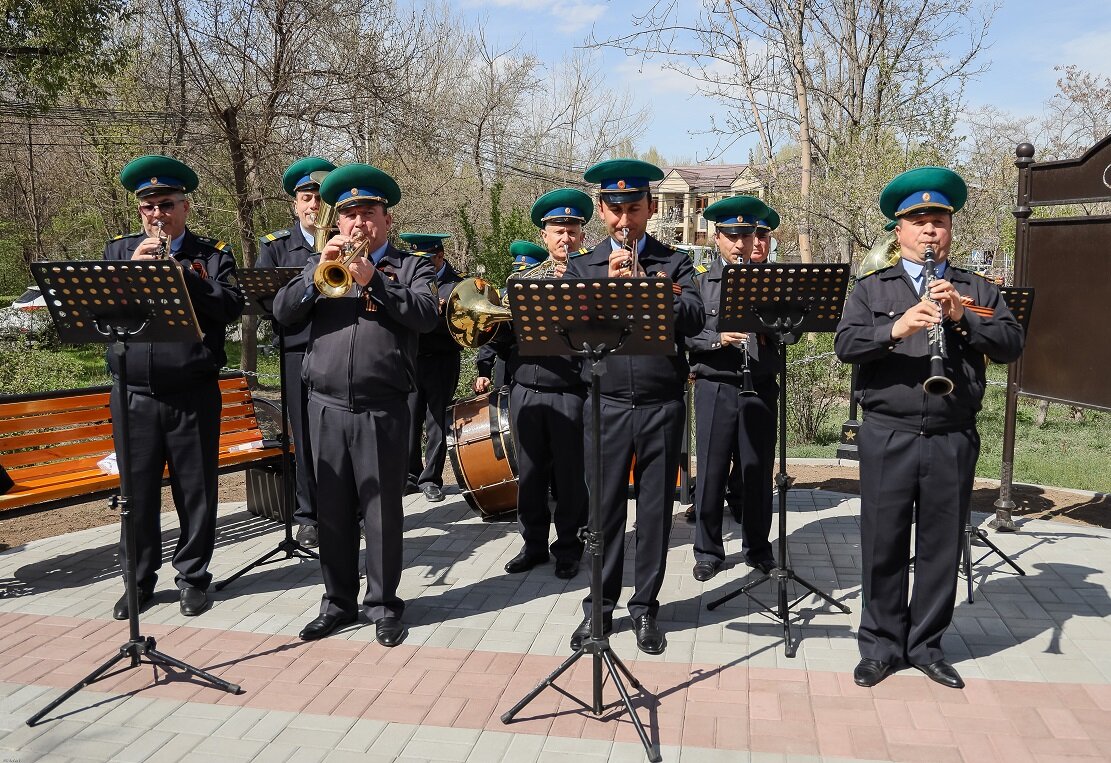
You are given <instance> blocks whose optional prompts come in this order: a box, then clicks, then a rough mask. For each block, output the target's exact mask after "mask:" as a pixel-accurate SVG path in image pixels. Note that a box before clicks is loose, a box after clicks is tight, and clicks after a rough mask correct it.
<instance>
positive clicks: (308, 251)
mask: <svg viewBox="0 0 1111 763" xmlns="http://www.w3.org/2000/svg"><path fill="white" fill-rule="evenodd" d="M258 244H259V247H258V262H257V263H255V264H256V265H257V266H258V267H260V268H303V267H305V263H306V262H308V259H309V257H312V256H313V254H315V252H314V251H313V248H312V244H310V243H309V242H308V240H307V239H306V238H305V234H304V232H303V231H302V230H301V226H300V225H299V224H297V223H296V222H295V223H294V224H293V227H292V228H284V229H282V230H276V231H274V232H273V233H267V234H266V235H265V236H263V237H262V238H261V239H259V242H258ZM275 323H276V322H275ZM277 335H278V327H277V325H275V326H274V346H275V347H277V346H278V336H277ZM308 344H309V323H308V321H305V322H304V323H298V324H297V325H294V326H290V327H288V328H287V329H286V330H285V349H286V352H304V351H305V348H306V347H307V346H308Z"/></svg>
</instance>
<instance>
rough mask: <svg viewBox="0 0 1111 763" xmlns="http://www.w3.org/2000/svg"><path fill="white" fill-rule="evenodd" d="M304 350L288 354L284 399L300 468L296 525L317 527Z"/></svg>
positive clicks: (298, 469) (298, 473) (286, 355)
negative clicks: (303, 369) (303, 376)
mask: <svg viewBox="0 0 1111 763" xmlns="http://www.w3.org/2000/svg"><path fill="white" fill-rule="evenodd" d="M304 361H305V352H304V350H299V351H297V352H287V353H286V354H285V376H284V377H283V378H284V379H285V399H286V407H287V409H288V414H289V426H290V429H292V430H293V458H294V463H295V465H296V467H297V506H296V508H295V509H294V510H293V521H294V523H296V524H299V525H308V526H310V527H316V480H315V479H314V478H313V472H312V440H311V439H310V438H309V427H308V410H307V408H308V405H307V404H308V396H309V391H308V387H306V386H305V383H304V381H302V379H301V366H302V364H303V363H304Z"/></svg>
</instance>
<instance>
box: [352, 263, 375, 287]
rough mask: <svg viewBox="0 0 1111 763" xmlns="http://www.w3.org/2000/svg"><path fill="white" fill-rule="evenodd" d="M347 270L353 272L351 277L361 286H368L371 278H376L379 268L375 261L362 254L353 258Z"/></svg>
mask: <svg viewBox="0 0 1111 763" xmlns="http://www.w3.org/2000/svg"><path fill="white" fill-rule="evenodd" d="M347 270H348V272H349V273H351V277H352V278H353V279H355V283H357V284H359V286H366V285H367V284H368V283H370V279H372V278H374V274H375V273H376V272H377V270H378V269H377V268H376V267H374V263H372V262H371V261H370V260H368V259H367V258H366V257H361V256H360V257H356V258H355V259H353V260H351V262H350V264H348V266H347Z"/></svg>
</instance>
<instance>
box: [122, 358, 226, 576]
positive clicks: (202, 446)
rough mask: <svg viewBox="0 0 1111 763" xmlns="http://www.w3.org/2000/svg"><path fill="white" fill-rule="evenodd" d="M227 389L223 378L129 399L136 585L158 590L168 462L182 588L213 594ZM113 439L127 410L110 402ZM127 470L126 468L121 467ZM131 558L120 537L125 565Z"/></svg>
mask: <svg viewBox="0 0 1111 763" xmlns="http://www.w3.org/2000/svg"><path fill="white" fill-rule="evenodd" d="M220 408H221V402H220V387H219V384H218V382H217V379H216V378H215V377H213V378H212V379H211V380H206V381H204V382H201V383H198V384H196V385H194V386H192V387H190V388H189V389H187V390H182V391H179V392H170V393H160V394H158V395H157V396H155V395H147V394H143V393H141V392H128V393H127V413H128V419H127V424H128V431H129V433H130V438H129V442H128V455H129V460H130V461H131V472H130V474H131V480H130V490H131V501H130V511H131V527H132V530H133V532H134V533H135V556H136V558H135V582H136V585H137V586H138V588H139V590H140V591H144V592H147V593H150V592H153V591H154V586H155V583H156V582H157V580H158V569H159V567H161V566H162V522H161V518H162V513H161V511H162V473H163V470H164V469H165V468H166V465H167V464H169V467H170V491H171V493H172V494H173V498H174V506H175V507H176V508H177V516H178V522H179V523H180V526H181V530H180V533H179V534H178V539H177V546H176V547H175V548H174V554H173V557H172V563H173V565H174V569H175V570H177V576H176V578H175V581H176V583H177V587H178V588H199V589H201V590H202V591H203V590H207V589H208V585H209V583H211V582H212V575H211V574H210V573H209V571H208V565H209V563H210V562H211V561H212V551H213V548H214V547H215V545H216V504H217V456H218V454H219V448H220ZM111 409H112V436H113V437H114V438H117V442H119V441H120V439H122V432H120V431H119V425H120V421H121V417H122V416H123V410H122V409H121V406H120V400H119V394H118V393H117V391H116V390H115V389H113V390H112V396H111ZM119 467H120V469H124V468H126V467H127V464H124V463H122V462H120V464H119ZM125 557H126V549H125V548H124V542H123V538H122V537H121V538H120V559H121V560H124V559H125Z"/></svg>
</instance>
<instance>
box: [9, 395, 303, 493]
mask: <svg viewBox="0 0 1111 763" xmlns="http://www.w3.org/2000/svg"><path fill="white" fill-rule="evenodd" d="M110 392H111V387H88V388H86V389H74V390H61V391H57V392H44V393H39V394H32V395H3V396H0V464H3V466H4V469H5V470H6V471H7V472H8V476H9V477H11V479H12V480H13V481H14V482H15V486H14V487H13V488H12V489H11V490H9V491H8V492H7V493H5V494H4V495H0V511H4V510H7V509H16V508H22V507H30V506H34V507H36V508H55V507H59V506H66V505H69V504H74V503H83V502H84V501H89V500H93V499H95V498H98V497H103V496H107V495H110V494H112V493H114V492H116V491H117V490H119V485H120V478H119V476H118V475H115V474H104V473H103V472H102V471H101V470H100V469H99V468H98V467H97V465H96V463H97V461H99V460H101V459H102V458H104V457H105V456H106V455H108V454H109V453H111V452H112V450H113V445H112V414H111V412H110V410H109V407H108V396H109V393H110ZM220 396H221V399H222V402H223V407H222V410H221V414H220V454H219V464H220V466H219V468H220V472H221V473H223V472H232V471H239V470H241V469H246V468H248V467H251V466H257V465H262V464H274V465H277V466H280V465H281V455H282V452H281V447H280V446H279V445H278V444H277V443H276V442H275V441H269V440H264V436H263V433H262V430H261V429H259V424H258V420H257V418H256V417H255V403H264V404H266V405H270V406H273V404H272V403H270V401H268V400H263V399H256V398H254V397H253V396H252V395H251V391H250V389H248V387H247V380H246V378H244V376H243V375H242V374H226V375H223V376H221V377H220ZM274 418H275V420H278V414H275V417H274ZM257 442H262V443H263V445H262V446H261V447H245V446H249V445H250V444H251V443H257ZM163 477H164V479H165V478H167V475H163Z"/></svg>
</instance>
